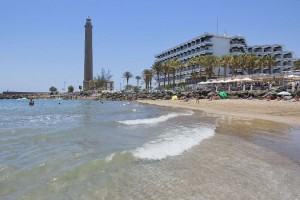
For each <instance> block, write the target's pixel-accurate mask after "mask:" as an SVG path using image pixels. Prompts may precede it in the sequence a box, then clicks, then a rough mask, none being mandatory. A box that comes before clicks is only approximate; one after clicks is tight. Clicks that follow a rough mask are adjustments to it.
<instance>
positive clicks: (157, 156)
mask: <svg viewBox="0 0 300 200" xmlns="http://www.w3.org/2000/svg"><path fill="white" fill-rule="evenodd" d="M213 135H214V128H213V127H208V126H199V127H193V128H187V127H182V128H178V129H176V130H172V131H171V132H169V133H166V134H163V135H161V136H160V137H159V138H158V139H156V140H154V141H151V142H148V143H146V144H144V145H143V146H142V147H139V148H137V149H135V150H134V151H133V152H132V153H133V155H134V156H135V157H137V158H140V159H146V160H162V159H165V158H167V157H169V156H177V155H181V154H182V153H183V152H184V151H186V150H189V149H191V148H192V147H193V146H195V145H197V144H199V143H200V142H201V141H202V140H204V139H207V138H209V137H212V136H213Z"/></svg>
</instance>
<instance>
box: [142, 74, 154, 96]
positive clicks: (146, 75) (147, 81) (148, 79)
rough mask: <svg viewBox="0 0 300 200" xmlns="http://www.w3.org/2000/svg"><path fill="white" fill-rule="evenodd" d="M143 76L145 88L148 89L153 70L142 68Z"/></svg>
mask: <svg viewBox="0 0 300 200" xmlns="http://www.w3.org/2000/svg"><path fill="white" fill-rule="evenodd" d="M143 78H144V81H145V84H146V90H148V91H149V89H151V87H152V78H153V71H152V70H151V69H144V71H143Z"/></svg>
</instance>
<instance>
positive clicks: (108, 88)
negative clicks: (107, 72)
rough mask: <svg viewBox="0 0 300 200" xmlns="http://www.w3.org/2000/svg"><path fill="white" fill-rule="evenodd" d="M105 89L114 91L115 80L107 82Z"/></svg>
mask: <svg viewBox="0 0 300 200" xmlns="http://www.w3.org/2000/svg"><path fill="white" fill-rule="evenodd" d="M105 90H109V91H113V90H114V82H113V81H109V82H107V83H106V88H105Z"/></svg>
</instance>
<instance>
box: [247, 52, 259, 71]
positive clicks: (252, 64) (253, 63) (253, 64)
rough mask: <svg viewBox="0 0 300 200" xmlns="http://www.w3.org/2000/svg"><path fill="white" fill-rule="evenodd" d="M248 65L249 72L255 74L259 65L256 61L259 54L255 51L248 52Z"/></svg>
mask: <svg viewBox="0 0 300 200" xmlns="http://www.w3.org/2000/svg"><path fill="white" fill-rule="evenodd" d="M247 58H248V59H247V67H248V74H251V73H252V74H253V71H254V68H255V67H256V66H257V65H256V64H257V63H256V61H257V60H258V56H257V55H256V54H254V53H251V54H247Z"/></svg>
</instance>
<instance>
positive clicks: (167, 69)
mask: <svg viewBox="0 0 300 200" xmlns="http://www.w3.org/2000/svg"><path fill="white" fill-rule="evenodd" d="M162 72H163V73H164V88H165V87H166V79H167V75H168V74H169V73H170V66H169V62H168V61H167V62H165V63H163V65H162ZM168 82H169V80H168Z"/></svg>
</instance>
